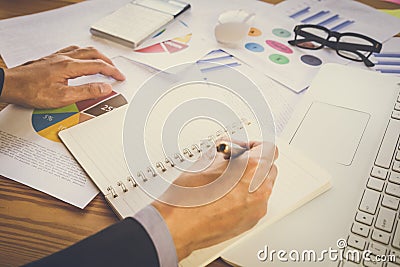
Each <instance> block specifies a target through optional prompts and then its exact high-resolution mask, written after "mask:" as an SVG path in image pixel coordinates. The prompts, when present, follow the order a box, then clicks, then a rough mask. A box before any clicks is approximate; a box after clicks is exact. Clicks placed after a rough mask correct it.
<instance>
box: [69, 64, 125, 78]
mask: <svg viewBox="0 0 400 267" xmlns="http://www.w3.org/2000/svg"><path fill="white" fill-rule="evenodd" d="M68 67H69V73H70V74H69V77H68V78H77V77H80V76H83V75H92V74H98V73H100V74H103V75H105V76H110V77H113V78H114V79H116V80H118V81H123V80H125V76H124V75H123V74H122V73H121V72H120V71H119V70H118V69H117V68H116V67H115V66H113V65H110V64H109V63H107V62H104V61H103V60H101V59H91V60H80V59H76V60H74V61H73V62H71V63H70V64H69V65H68Z"/></svg>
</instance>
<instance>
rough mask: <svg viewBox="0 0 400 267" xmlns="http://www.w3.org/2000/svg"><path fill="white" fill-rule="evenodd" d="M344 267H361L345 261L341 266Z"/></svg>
mask: <svg viewBox="0 0 400 267" xmlns="http://www.w3.org/2000/svg"><path fill="white" fill-rule="evenodd" d="M341 266H342V267H359V265H358V264H357V263H355V262H351V261H344V262H343V263H342V265H341Z"/></svg>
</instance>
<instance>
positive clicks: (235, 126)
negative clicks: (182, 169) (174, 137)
mask: <svg viewBox="0 0 400 267" xmlns="http://www.w3.org/2000/svg"><path fill="white" fill-rule="evenodd" d="M250 124H251V122H250V121H249V120H247V119H245V118H243V119H241V121H240V122H238V123H232V124H231V125H230V126H229V127H227V128H226V129H225V130H218V131H217V132H216V133H215V135H209V136H208V137H207V140H208V141H211V142H212V143H214V144H215V143H216V141H217V139H219V138H221V137H223V136H225V135H227V134H228V133H229V134H235V133H236V132H237V131H238V130H241V129H243V128H244V127H245V126H248V125H250ZM202 145H204V143H200V145H198V144H193V145H192V146H191V147H190V148H189V147H186V148H184V149H183V150H182V152H183V153H182V154H183V155H182V154H181V153H175V154H173V156H172V157H168V156H167V157H165V159H164V160H163V161H158V162H156V163H155V164H154V167H153V166H148V167H147V169H146V170H145V171H143V170H142V171H138V172H137V173H136V177H133V176H128V177H126V179H125V181H122V180H120V181H118V182H117V184H116V186H115V187H113V186H111V185H110V186H108V187H107V191H108V192H109V194H111V196H112V197H113V198H117V197H118V196H119V194H118V193H117V192H121V194H123V193H126V192H129V188H132V189H133V188H135V187H138V183H137V181H138V180H141V181H143V182H147V181H148V180H149V179H152V178H154V177H157V176H158V173H164V172H166V171H168V168H173V167H175V162H184V161H185V156H186V157H188V158H192V157H194V156H195V154H196V153H197V154H199V153H201V152H202V149H201V146H202ZM205 146H206V147H207V148H210V147H211V145H210V144H206V145H205ZM174 160H175V161H174ZM157 171H158V172H157Z"/></svg>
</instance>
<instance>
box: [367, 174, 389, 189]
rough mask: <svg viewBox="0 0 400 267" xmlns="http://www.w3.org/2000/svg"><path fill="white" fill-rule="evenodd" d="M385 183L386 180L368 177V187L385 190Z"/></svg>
mask: <svg viewBox="0 0 400 267" xmlns="http://www.w3.org/2000/svg"><path fill="white" fill-rule="evenodd" d="M384 185H385V182H384V181H382V180H379V179H376V178H373V177H371V178H369V179H368V183H367V187H368V188H371V189H374V190H376V191H379V192H381V191H382V190H383V186H384Z"/></svg>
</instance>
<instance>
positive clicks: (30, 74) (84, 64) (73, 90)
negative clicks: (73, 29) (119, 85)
mask: <svg viewBox="0 0 400 267" xmlns="http://www.w3.org/2000/svg"><path fill="white" fill-rule="evenodd" d="M4 71H5V80H4V86H3V92H2V94H1V96H0V102H7V103H13V104H18V105H22V106H26V107H35V108H58V107H63V106H67V105H70V104H72V103H75V102H77V101H80V100H85V99H91V98H97V97H101V96H105V95H108V94H110V93H111V91H112V88H111V85H110V84H107V83H88V84H83V85H79V86H68V79H73V78H77V77H80V76H84V75H91V74H97V73H101V74H103V75H106V76H111V77H113V78H114V79H116V80H118V81H122V80H124V79H125V77H124V75H123V74H122V73H121V72H120V71H119V70H118V69H117V68H116V67H115V66H114V65H113V63H112V62H111V60H110V59H109V58H107V57H106V56H105V55H103V54H101V53H100V52H99V51H97V50H96V49H94V48H92V47H87V48H79V47H77V46H70V47H67V48H64V49H62V50H60V51H58V52H56V53H54V54H51V55H50V56H47V57H44V58H41V59H38V60H35V61H30V62H27V63H25V64H23V65H21V66H18V67H15V68H11V69H5V70H4Z"/></svg>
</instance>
